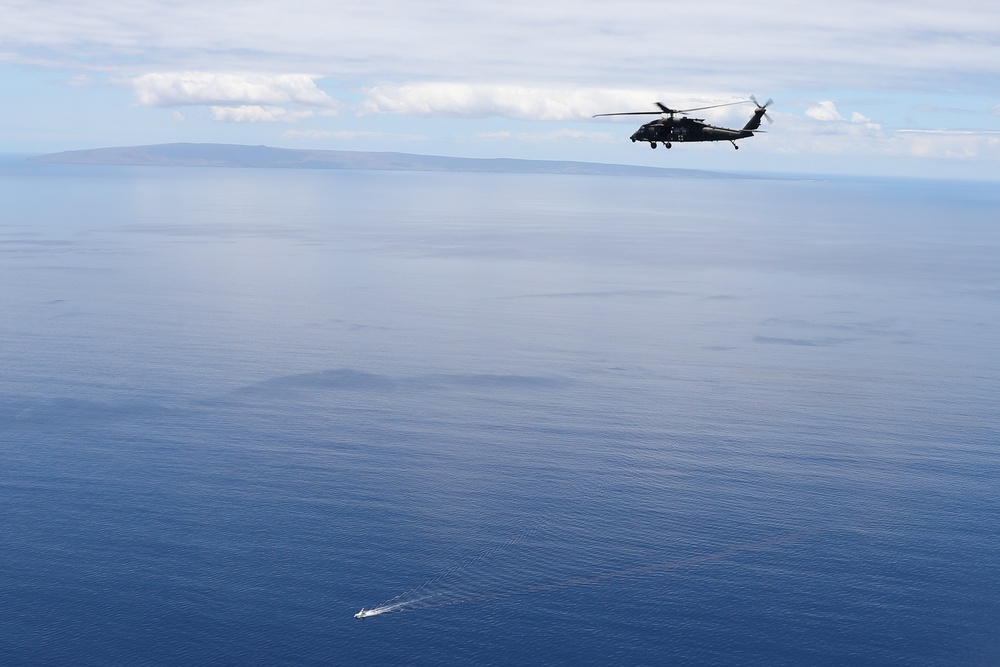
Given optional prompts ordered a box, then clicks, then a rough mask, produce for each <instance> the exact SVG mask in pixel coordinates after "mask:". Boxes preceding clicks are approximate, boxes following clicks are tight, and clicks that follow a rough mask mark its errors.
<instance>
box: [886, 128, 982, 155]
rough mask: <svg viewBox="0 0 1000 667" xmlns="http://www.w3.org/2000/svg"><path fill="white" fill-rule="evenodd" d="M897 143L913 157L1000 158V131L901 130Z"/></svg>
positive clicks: (904, 152)
mask: <svg viewBox="0 0 1000 667" xmlns="http://www.w3.org/2000/svg"><path fill="white" fill-rule="evenodd" d="M894 143H895V144H896V145H895V148H896V150H897V151H899V152H900V153H902V154H904V155H909V156H912V157H936V158H945V159H951V160H965V159H982V158H987V159H992V160H998V159H1000V132H980V131H972V130H969V131H956V130H899V131H898V132H896V133H895V135H894Z"/></svg>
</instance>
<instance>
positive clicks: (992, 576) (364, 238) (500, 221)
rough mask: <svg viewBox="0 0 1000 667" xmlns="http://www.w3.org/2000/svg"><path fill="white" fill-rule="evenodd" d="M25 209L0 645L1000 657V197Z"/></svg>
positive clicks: (599, 188) (1, 353)
mask: <svg viewBox="0 0 1000 667" xmlns="http://www.w3.org/2000/svg"><path fill="white" fill-rule="evenodd" d="M0 202H2V210H0V215H2V218H0V304H2V308H3V317H2V318H0V340H2V345H0V368H2V369H3V372H2V374H0V457H2V458H0V461H2V464H0V507H2V514H0V609H2V610H3V613H2V614H0V663H3V664H9V665H17V664H25V665H29V664H30V665H36V664H66V665H196V664H204V665H209V664H211V665H331V664H358V663H365V664H400V665H467V664H481V665H501V664H503V665H509V664H529V663H530V664H572V665H612V664H645V665H653V664H676V665H726V664H732V665H736V664H739V665H845V664H850V665H945V664H961V665H996V664H1000V494H998V493H997V489H998V488H1000V485H998V481H1000V427H998V420H997V413H998V409H997V406H998V405H1000V390H998V387H1000V347H998V343H997V341H998V338H1000V226H998V224H997V220H1000V190H998V189H997V188H996V187H995V184H991V183H957V182H916V181H890V180H878V181H875V180H867V181H863V180H855V181H851V180H806V179H770V180H768V179H759V180H740V179H720V180H701V179H649V178H611V177H607V178H603V177H583V176H555V175H553V176H539V175H501V174H487V175H484V174H445V173H441V174H433V173H403V172H400V173H391V172H384V173H379V172H350V171H293V170H287V171H282V170H240V169H210V168H204V169H194V168H190V169H189V168H162V169H161V168H128V167H83V166H56V165H35V164H26V163H21V162H18V161H13V160H9V161H7V162H5V163H4V164H3V165H0ZM390 600H394V603H398V602H404V603H407V604H405V605H404V606H403V607H402V608H399V609H397V610H396V611H393V612H390V613H386V614H383V615H380V616H377V617H375V618H369V619H365V620H363V621H359V620H356V619H354V618H352V616H353V614H354V613H356V612H357V611H358V609H360V608H361V607H362V606H365V607H368V608H371V607H372V606H373V605H378V604H379V603H382V602H385V601H390Z"/></svg>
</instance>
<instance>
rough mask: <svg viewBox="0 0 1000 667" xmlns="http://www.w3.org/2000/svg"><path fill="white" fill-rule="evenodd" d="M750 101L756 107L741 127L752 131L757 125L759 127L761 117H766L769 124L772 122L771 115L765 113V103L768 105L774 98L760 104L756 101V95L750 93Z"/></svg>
mask: <svg viewBox="0 0 1000 667" xmlns="http://www.w3.org/2000/svg"><path fill="white" fill-rule="evenodd" d="M750 101H751V102H753V103H754V104H755V105H756V107H757V108H756V109H755V110H754V112H753V116H752V117H751V118H750V120H749V121H748V122H747V124H746V125H744V126H743V129H744V130H745V131H749V132H753V131H754V130H756V129H757V128H758V127H760V119H761V118H764V119H766V120H767V122H768V123H769V124H770V123H772V122H774V121H772V120H771V117H770V116H768V115H767V105H769V104H770V103H771V102H773V101H774V100H768V101H767V102H764V103H763V104H761V103H760V102H758V101H757V98H756V97H754V96H753V95H751V96H750Z"/></svg>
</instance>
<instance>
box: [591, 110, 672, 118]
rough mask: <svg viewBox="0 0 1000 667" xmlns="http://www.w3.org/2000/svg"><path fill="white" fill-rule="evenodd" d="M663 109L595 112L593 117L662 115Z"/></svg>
mask: <svg viewBox="0 0 1000 667" xmlns="http://www.w3.org/2000/svg"><path fill="white" fill-rule="evenodd" d="M662 114H663V112H662V111H620V112H618V113H595V114H594V115H593V116H591V118H597V117H598V116H660V115H662Z"/></svg>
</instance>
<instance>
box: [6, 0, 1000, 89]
mask: <svg viewBox="0 0 1000 667" xmlns="http://www.w3.org/2000/svg"><path fill="white" fill-rule="evenodd" d="M675 5H676V3H675ZM990 10H991V6H990V5H989V3H987V2H985V0H953V2H950V3H948V4H947V5H942V4H941V3H938V2H933V0H881V1H880V2H878V3H872V2H871V1H870V0H839V1H838V2H837V3H830V4H825V5H824V4H818V5H813V6H810V8H809V11H803V10H802V6H801V3H800V2H796V1H794V0H768V1H767V2H757V3H747V2H744V1H743V0H705V1H703V2H698V3H682V4H680V5H676V6H671V7H670V8H669V9H668V10H665V9H664V7H663V6H662V3H660V2H657V1H656V0H620V1H619V2H614V3H609V2H607V1H606V0H578V1H574V2H569V1H568V0H551V1H550V2H537V1H536V0H506V1H505V2H489V3H466V4H465V5H462V6H460V7H459V6H456V5H455V3H454V2H451V1H450V0H421V1H420V2H408V3H399V2H394V1H392V0H369V1H368V2H365V3H348V2H344V1H343V0H341V1H335V2H330V1H329V0H297V2H295V3H294V8H292V9H290V8H289V7H288V6H287V5H285V4H282V3H278V2H269V1H267V0H263V1H257V2H251V3H249V4H248V3H246V2H243V1H240V2H237V0H204V1H202V2H193V1H191V0H131V1H130V2H127V3H121V2H111V0H91V1H89V2H79V0H45V1H44V2H38V1H35V2H30V1H27V0H0V16H3V17H4V20H3V21H0V44H3V45H4V48H3V52H2V53H0V62H7V63H19V64H36V65H37V64H41V65H48V66H52V67H62V68H65V67H72V68H73V69H90V70H102V71H113V72H115V73H119V74H124V73H133V74H134V73H135V72H136V69H137V68H146V69H147V71H148V69H150V67H151V66H150V63H155V65H153V66H152V67H155V68H157V69H166V70H171V71H177V70H185V69H199V68H202V67H204V65H203V63H206V62H211V63H213V65H214V67H216V68H220V69H229V70H249V71H275V70H278V71H319V72H324V73H329V74H332V73H339V74H342V75H345V76H348V77H350V78H351V79H352V80H362V81H372V80H379V79H382V80H384V79H385V78H386V77H396V78H401V79H407V78H415V77H419V76H433V77H439V78H442V79H451V80H466V81H472V80H476V81H484V80H486V81H488V80H493V81H499V80H507V81H532V82H536V83H538V82H546V81H547V82H555V81H569V80H573V81H574V82H578V83H582V82H586V81H589V82H591V83H594V84H599V85H600V84H603V85H607V84H609V83H610V82H624V84H625V85H643V84H644V83H645V82H649V81H651V80H654V79H657V78H659V79H660V80H664V81H666V80H669V81H670V83H671V84H672V85H678V86H692V85H694V86H698V85H707V86H708V87H710V88H719V89H729V90H731V89H733V88H734V87H736V86H740V87H749V88H759V89H758V92H760V93H762V94H771V90H780V89H783V88H784V89H787V88H789V87H793V86H792V84H796V83H797V84H801V85H802V86H805V85H815V82H817V81H835V82H837V85H839V86H842V87H843V86H859V85H860V86H868V87H870V88H879V87H885V86H886V85H887V84H888V85H891V86H892V87H897V88H898V87H905V88H908V89H910V90H918V89H920V88H921V87H922V86H923V85H924V84H926V83H927V82H928V81H934V82H937V83H940V84H941V85H945V84H949V87H950V89H952V90H955V89H959V88H964V89H966V90H985V89H988V88H989V87H990V86H992V85H993V84H992V82H993V81H995V80H996V75H997V74H998V73H1000V40H998V33H1000V26H998V24H997V22H996V21H988V20H984V16H989V15H990V14H989V12H990ZM650 17H653V18H652V19H651V20H650ZM665 21H666V23H665ZM665 25H666V28H665ZM748 35H752V36H753V38H752V40H751V41H748V37H747V36H748ZM956 74H959V75H960V76H956ZM764 87H768V88H770V89H771V90H764ZM248 103H249V101H248ZM257 103H273V102H267V101H258V102H257Z"/></svg>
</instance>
